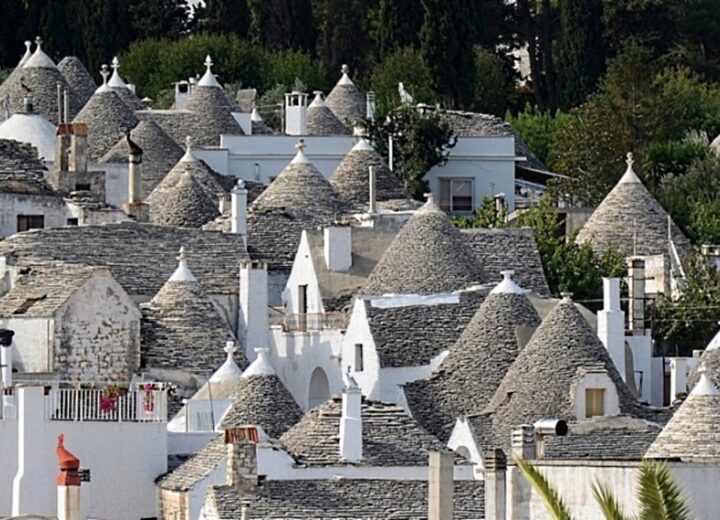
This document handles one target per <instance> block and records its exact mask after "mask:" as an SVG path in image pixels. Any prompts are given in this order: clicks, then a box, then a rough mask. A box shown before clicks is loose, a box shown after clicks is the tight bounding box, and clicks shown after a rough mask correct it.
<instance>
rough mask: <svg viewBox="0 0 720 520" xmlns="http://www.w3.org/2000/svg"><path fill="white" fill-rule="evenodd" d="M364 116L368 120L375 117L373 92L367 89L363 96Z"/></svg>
mask: <svg viewBox="0 0 720 520" xmlns="http://www.w3.org/2000/svg"><path fill="white" fill-rule="evenodd" d="M365 117H367V119H368V121H372V120H373V119H375V92H373V91H372V90H368V93H367V95H366V96H365Z"/></svg>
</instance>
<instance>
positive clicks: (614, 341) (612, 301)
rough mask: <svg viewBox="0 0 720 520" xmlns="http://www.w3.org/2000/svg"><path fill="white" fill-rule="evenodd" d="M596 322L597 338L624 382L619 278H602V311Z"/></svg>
mask: <svg viewBox="0 0 720 520" xmlns="http://www.w3.org/2000/svg"><path fill="white" fill-rule="evenodd" d="M597 320H598V321H597V335H598V338H600V341H602V344H603V345H605V348H606V349H607V351H608V354H610V359H612V361H613V363H614V364H615V368H617V371H618V372H619V373H620V376H621V377H622V378H623V380H625V379H626V373H625V372H626V370H625V313H624V312H623V311H622V309H620V279H619V278H603V309H602V310H601V311H598V315H597ZM626 382H627V381H626Z"/></svg>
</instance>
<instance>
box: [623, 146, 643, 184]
mask: <svg viewBox="0 0 720 520" xmlns="http://www.w3.org/2000/svg"><path fill="white" fill-rule="evenodd" d="M625 162H626V163H627V170H625V174H624V175H623V176H622V177H621V178H620V181H619V182H618V184H629V183H638V184H640V183H641V181H640V178H639V177H638V176H637V174H636V173H635V170H633V164H635V160H634V159H633V154H632V153H628V154H627V160H626V161H625Z"/></svg>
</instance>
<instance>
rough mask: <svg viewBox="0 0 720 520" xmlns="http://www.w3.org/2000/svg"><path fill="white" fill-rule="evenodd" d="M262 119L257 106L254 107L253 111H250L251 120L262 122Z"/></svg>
mask: <svg viewBox="0 0 720 520" xmlns="http://www.w3.org/2000/svg"><path fill="white" fill-rule="evenodd" d="M262 120H263V118H262V117H260V114H259V113H258V111H257V108H255V107H253V109H252V112H251V113H250V121H252V122H253V123H262Z"/></svg>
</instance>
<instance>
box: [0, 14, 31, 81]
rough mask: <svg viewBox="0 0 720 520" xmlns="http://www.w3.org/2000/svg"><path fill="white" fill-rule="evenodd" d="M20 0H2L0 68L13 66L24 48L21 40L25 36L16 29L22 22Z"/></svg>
mask: <svg viewBox="0 0 720 520" xmlns="http://www.w3.org/2000/svg"><path fill="white" fill-rule="evenodd" d="M23 15H24V9H23V3H22V0H5V1H3V13H2V16H0V68H10V67H15V66H16V65H17V64H18V61H20V58H21V57H22V55H23V53H24V52H25V48H24V47H23V46H22V41H23V40H24V39H27V37H26V38H23V36H22V35H21V34H20V32H19V31H18V28H19V27H21V26H22V22H23Z"/></svg>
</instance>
